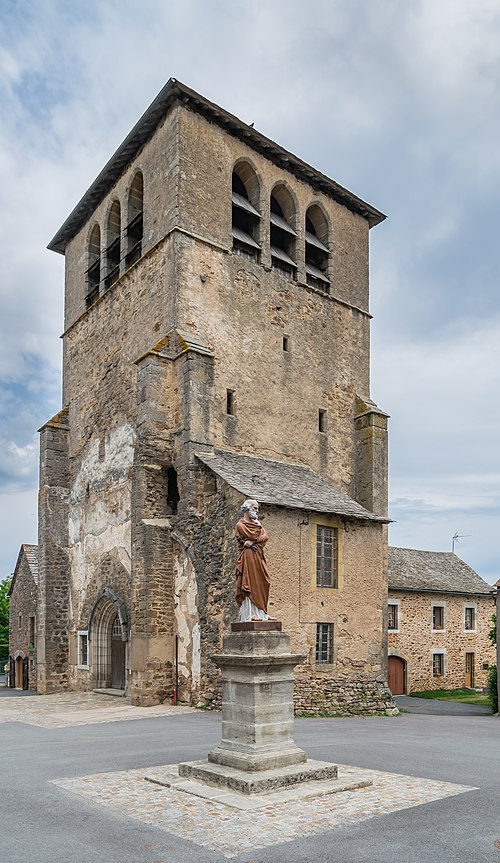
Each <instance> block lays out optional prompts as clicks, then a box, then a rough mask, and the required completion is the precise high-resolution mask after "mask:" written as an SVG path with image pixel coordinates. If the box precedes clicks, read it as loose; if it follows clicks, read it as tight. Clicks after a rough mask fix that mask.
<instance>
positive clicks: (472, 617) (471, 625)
mask: <svg viewBox="0 0 500 863" xmlns="http://www.w3.org/2000/svg"><path fill="white" fill-rule="evenodd" d="M475 628H476V613H475V609H474V608H470V607H467V608H466V609H465V629H468V630H471V629H475Z"/></svg>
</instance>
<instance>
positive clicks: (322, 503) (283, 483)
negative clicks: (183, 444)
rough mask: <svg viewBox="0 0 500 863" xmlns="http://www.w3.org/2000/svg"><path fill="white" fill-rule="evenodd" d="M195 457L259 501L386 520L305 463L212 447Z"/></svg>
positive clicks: (232, 486) (377, 520)
mask: <svg viewBox="0 0 500 863" xmlns="http://www.w3.org/2000/svg"><path fill="white" fill-rule="evenodd" d="M195 455H196V457H197V458H198V459H199V460H200V461H201V462H202V463H203V464H205V465H207V467H209V468H210V470H212V471H213V472H214V473H215V474H217V476H219V477H221V479H223V480H224V482H226V483H227V484H228V485H229V486H231V488H234V489H235V490H236V491H239V492H240V493H241V494H242V495H244V497H246V498H255V499H256V500H258V501H259V503H262V504H265V503H267V504H272V505H273V506H283V507H288V508H290V509H306V510H312V511H313V512H327V513H332V514H334V515H341V516H344V518H351V519H360V520H361V521H372V522H382V523H384V524H385V523H387V522H388V521H389V519H387V518H382V517H381V516H378V515H375V514H374V513H373V512H369V510H367V509H365V508H364V507H362V506H361V505H360V504H359V503H356V501H355V500H352V499H351V498H350V497H349V496H348V495H347V494H344V493H343V492H341V491H338V489H336V488H335V486H334V485H333V484H332V483H331V482H330V480H328V479H325V478H324V477H322V476H320V475H319V474H317V473H314V471H312V470H310V469H309V468H307V467H303V466H302V465H297V464H288V463H285V462H279V461H271V460H270V459H263V458H254V457H253V456H248V455H241V454H240V453H233V452H226V451H225V450H215V451H214V452H197V453H195Z"/></svg>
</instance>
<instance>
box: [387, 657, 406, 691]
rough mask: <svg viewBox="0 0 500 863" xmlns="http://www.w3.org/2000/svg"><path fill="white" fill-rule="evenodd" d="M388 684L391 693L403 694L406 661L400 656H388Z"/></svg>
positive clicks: (404, 689)
mask: <svg viewBox="0 0 500 863" xmlns="http://www.w3.org/2000/svg"><path fill="white" fill-rule="evenodd" d="M387 677H388V684H389V689H390V690H391V692H392V694H393V695H404V694H405V691H406V662H405V660H404V659H402V658H401V657H400V656H389V663H388V674H387Z"/></svg>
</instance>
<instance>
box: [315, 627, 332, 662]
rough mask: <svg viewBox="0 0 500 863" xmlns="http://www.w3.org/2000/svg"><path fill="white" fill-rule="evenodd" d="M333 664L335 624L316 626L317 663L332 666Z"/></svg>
mask: <svg viewBox="0 0 500 863" xmlns="http://www.w3.org/2000/svg"><path fill="white" fill-rule="evenodd" d="M332 662H333V623H317V624H316V663H317V664H318V665H331V663H332Z"/></svg>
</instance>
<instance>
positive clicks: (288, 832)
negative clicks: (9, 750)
mask: <svg viewBox="0 0 500 863" xmlns="http://www.w3.org/2000/svg"><path fill="white" fill-rule="evenodd" d="M164 770H165V768H164V767H161V768H157V771H158V773H160V772H162V771H164ZM147 772H148V774H149V775H150V776H152V775H154V773H155V768H148V771H147ZM144 773H145V771H144V770H127V771H121V772H116V773H104V774H97V775H93V776H83V777H80V778H77V779H62V780H55V781H54V784H55V785H57V786H59V788H61V789H64V790H65V791H69V792H72V793H74V794H79V795H82V796H83V797H85V798H86V799H87V800H88V801H90V802H91V803H95V804H97V805H101V806H106V807H107V808H109V809H110V810H113V811H115V812H119V813H120V814H122V815H127V816H129V817H130V818H135V819H137V820H138V821H141V822H143V823H145V824H151V825H153V826H154V827H156V828H159V829H160V830H165V831H166V832H168V833H173V834H174V835H176V836H178V837H180V838H181V839H185V840H188V841H191V842H194V843H196V844H197V845H200V846H202V847H205V848H209V849H211V850H212V851H215V852H219V853H220V854H222V855H223V856H224V857H227V858H230V857H237V856H238V855H240V854H244V853H251V852H252V851H255V850H256V849H258V848H266V847H268V846H271V845H277V844H280V843H282V842H290V841H292V840H294V839H300V838H302V837H304V836H308V835H311V834H314V833H321V832H324V831H327V830H333V829H335V828H338V827H346V826H348V825H350V824H357V823H358V822H360V821H364V820H365V819H367V818H374V817H379V816H381V815H387V814H388V813H390V812H396V811H398V810H400V809H408V808H410V807H412V806H420V805H422V804H424V803H430V802H431V801H433V800H440V799H442V798H444V797H452V796H454V795H456V794H462V793H463V792H466V791H473V790H475V789H474V788H471V787H469V786H466V785H453V784H451V783H449V782H438V781H434V780H429V779H418V778H414V777H411V776H401V775H399V774H395V773H383V772H380V771H376V770H365V769H363V770H361V769H360V768H356V767H349V766H347V765H339V776H341V777H342V778H347V777H349V778H352V779H355V778H356V777H357V776H358V775H362V776H363V777H366V778H369V779H372V781H373V786H372V787H370V788H364V789H361V790H358V791H347V792H344V793H341V794H334V795H331V796H326V797H316V798H314V799H311V800H305V801H304V800H302V801H297V802H290V803H286V804H282V805H279V804H278V805H274V806H268V807H265V808H263V809H259V810H254V811H252V812H242V811H238V810H235V809H230V808H229V807H227V806H224V805H223V804H221V803H213V802H210V801H206V800H201V799H200V798H198V797H193V796H192V795H190V794H185V793H183V792H180V791H174V790H172V789H167V788H162V787H160V786H158V785H153V784H152V783H151V782H146V781H145V780H144V778H143V777H144Z"/></svg>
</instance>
